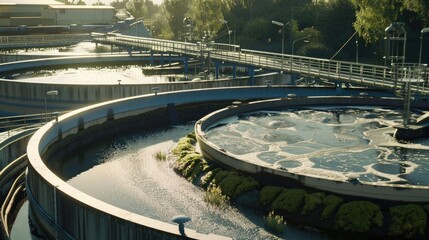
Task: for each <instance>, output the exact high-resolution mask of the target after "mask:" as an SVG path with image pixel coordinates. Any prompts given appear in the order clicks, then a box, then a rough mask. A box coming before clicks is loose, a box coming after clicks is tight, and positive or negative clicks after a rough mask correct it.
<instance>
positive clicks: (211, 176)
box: [201, 168, 221, 188]
mask: <svg viewBox="0 0 429 240" xmlns="http://www.w3.org/2000/svg"><path fill="white" fill-rule="evenodd" d="M220 171H221V169H220V168H215V169H213V170H211V171H208V172H207V173H206V174H205V175H204V176H203V177H202V178H201V184H202V187H203V188H207V187H208V186H209V184H210V183H211V182H212V181H213V179H214V177H215V176H216V174H217V173H218V172H220Z"/></svg>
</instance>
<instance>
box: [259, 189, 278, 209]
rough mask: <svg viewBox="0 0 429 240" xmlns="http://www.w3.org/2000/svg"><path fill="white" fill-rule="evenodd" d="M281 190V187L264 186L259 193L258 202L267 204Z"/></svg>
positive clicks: (263, 204)
mask: <svg viewBox="0 0 429 240" xmlns="http://www.w3.org/2000/svg"><path fill="white" fill-rule="evenodd" d="M283 190H284V188H282V187H275V186H266V187H264V188H262V190H261V192H260V193H259V202H260V203H262V206H268V205H269V204H271V202H273V201H274V199H275V198H276V197H277V196H278V195H279V194H280V193H281V192H282V191H283Z"/></svg>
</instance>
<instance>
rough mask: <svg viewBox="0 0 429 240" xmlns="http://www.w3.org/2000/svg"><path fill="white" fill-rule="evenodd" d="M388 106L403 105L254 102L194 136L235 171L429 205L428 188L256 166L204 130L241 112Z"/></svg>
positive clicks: (225, 112)
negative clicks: (356, 182)
mask: <svg viewBox="0 0 429 240" xmlns="http://www.w3.org/2000/svg"><path fill="white" fill-rule="evenodd" d="M317 105H319V106H321V105H323V106H338V105H343V106H359V105H364V106H387V107H402V106H403V102H402V100H400V99H390V98H372V97H371V98H362V97H323V98H322V97H308V98H295V99H291V98H284V99H276V100H268V101H261V102H254V103H249V104H244V105H239V106H234V107H229V108H225V109H221V110H218V111H216V112H213V113H211V114H209V115H207V116H205V117H203V118H202V119H200V120H199V121H198V122H197V124H196V125H195V133H196V136H197V140H198V143H199V145H200V148H201V151H202V152H203V155H204V156H205V157H207V158H209V159H212V160H213V161H216V162H218V163H220V164H222V165H224V166H228V167H231V168H233V169H236V170H239V171H243V172H247V173H250V174H252V175H255V176H258V175H264V176H268V175H271V176H277V179H284V180H289V182H291V181H292V182H294V183H299V184H300V185H303V186H306V187H310V188H314V189H320V190H325V191H329V192H333V193H339V194H343V195H348V196H356V197H365V198H376V199H383V200H390V201H407V202H429V187H428V186H409V185H400V184H397V185H393V184H377V183H374V184H353V183H350V182H349V181H345V180H341V179H339V180H336V181H335V180H329V179H324V178H320V177H313V176H307V175H302V174H295V173H289V172H287V171H285V170H282V169H277V168H274V167H272V165H271V164H255V163H251V162H248V161H245V160H243V159H238V158H235V157H234V156H233V155H231V154H228V152H226V151H225V150H223V149H221V148H219V147H218V146H216V145H214V144H213V143H211V142H210V141H208V140H207V139H206V138H205V130H206V129H207V128H208V127H210V125H212V124H213V123H214V122H216V121H218V120H220V119H224V118H226V117H229V116H233V115H237V114H240V113H247V112H252V111H258V110H267V109H273V108H287V107H295V106H298V107H299V106H317ZM415 107H418V108H421V109H427V108H428V107H429V106H428V105H427V102H419V103H418V102H417V103H415Z"/></svg>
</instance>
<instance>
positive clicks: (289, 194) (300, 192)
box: [271, 189, 307, 213]
mask: <svg viewBox="0 0 429 240" xmlns="http://www.w3.org/2000/svg"><path fill="white" fill-rule="evenodd" d="M306 195H307V193H306V191H305V190H304V189H285V190H283V191H282V192H281V193H280V194H279V196H278V197H277V198H276V199H275V200H274V201H273V203H272V205H271V208H272V209H273V210H283V211H286V212H288V213H297V212H298V211H299V209H300V207H301V206H302V204H303V202H304V199H305V196H306Z"/></svg>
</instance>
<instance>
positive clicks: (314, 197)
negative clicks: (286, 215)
mask: <svg viewBox="0 0 429 240" xmlns="http://www.w3.org/2000/svg"><path fill="white" fill-rule="evenodd" d="M324 198H325V194H324V193H321V192H317V193H311V194H307V195H306V196H305V199H304V207H303V208H302V212H301V213H302V215H306V214H307V213H309V212H311V211H313V210H314V209H316V207H318V206H319V205H321V204H322V203H323V199H324Z"/></svg>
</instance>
